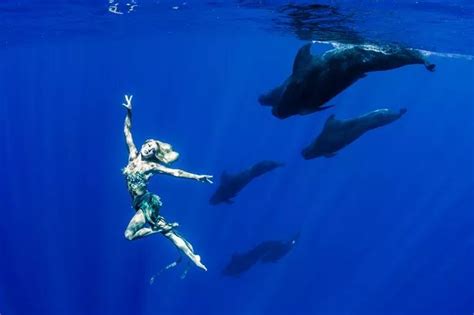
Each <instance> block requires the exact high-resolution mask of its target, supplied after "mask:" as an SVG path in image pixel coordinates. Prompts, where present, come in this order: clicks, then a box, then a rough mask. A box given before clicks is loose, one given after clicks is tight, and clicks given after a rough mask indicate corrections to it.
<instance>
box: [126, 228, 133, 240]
mask: <svg viewBox="0 0 474 315" xmlns="http://www.w3.org/2000/svg"><path fill="white" fill-rule="evenodd" d="M124 236H125V238H126V239H127V240H129V241H133V239H134V238H133V232H132V231H130V230H125V233H124Z"/></svg>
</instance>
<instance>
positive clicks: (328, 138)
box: [301, 108, 407, 160]
mask: <svg viewBox="0 0 474 315" xmlns="http://www.w3.org/2000/svg"><path fill="white" fill-rule="evenodd" d="M406 112H407V110H406V109H405V108H402V109H400V110H399V111H398V112H395V111H392V110H389V109H386V108H384V109H377V110H374V111H372V112H369V113H367V114H365V115H362V116H359V117H356V118H352V119H347V120H337V119H336V117H335V115H331V116H329V118H328V119H327V120H326V123H325V124H324V127H323V131H322V132H321V133H320V134H319V136H318V137H317V138H316V139H315V140H314V141H313V142H312V143H311V144H310V145H309V146H307V147H306V148H304V149H303V151H302V152H301V154H302V155H303V158H304V159H305V160H310V159H314V158H317V157H320V156H324V157H333V156H335V155H336V152H337V151H339V150H341V149H342V148H344V147H345V146H347V145H349V144H351V143H352V142H354V141H355V140H357V139H358V138H359V137H360V136H362V135H363V134H364V133H366V132H367V131H369V130H372V129H375V128H379V127H382V126H385V125H387V124H390V123H392V122H394V121H396V120H398V119H400V117H402V116H403V115H404V114H405V113H406Z"/></svg>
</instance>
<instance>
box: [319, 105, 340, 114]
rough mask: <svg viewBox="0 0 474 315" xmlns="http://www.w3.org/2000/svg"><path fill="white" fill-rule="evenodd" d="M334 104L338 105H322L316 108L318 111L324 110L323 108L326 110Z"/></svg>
mask: <svg viewBox="0 0 474 315" xmlns="http://www.w3.org/2000/svg"><path fill="white" fill-rule="evenodd" d="M334 106H336V105H327V106H321V107H318V108H317V109H316V111H317V112H320V111H322V110H325V109H328V108H331V107H334Z"/></svg>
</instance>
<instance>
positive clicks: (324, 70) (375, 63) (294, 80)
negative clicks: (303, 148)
mask: <svg viewBox="0 0 474 315" xmlns="http://www.w3.org/2000/svg"><path fill="white" fill-rule="evenodd" d="M410 64H424V65H425V67H426V69H428V70H430V71H433V70H434V68H435V65H434V64H431V63H429V62H428V61H427V60H426V59H425V58H424V57H423V55H422V54H421V53H420V52H419V51H417V50H414V49H409V48H403V47H399V46H395V45H387V46H383V47H377V46H370V45H342V47H341V48H336V49H332V50H329V51H327V52H325V53H324V54H323V55H322V56H313V55H311V43H310V44H307V45H304V46H303V47H301V48H300V50H299V51H298V53H297V55H296V57H295V60H294V63H293V73H292V74H291V75H290V77H289V78H288V79H286V81H285V82H284V83H283V84H282V85H281V86H279V87H277V88H275V89H273V90H271V91H269V92H268V93H266V94H263V95H261V96H260V97H259V102H260V104H262V105H265V106H271V107H272V113H273V115H274V116H276V117H278V118H282V119H283V118H287V117H290V116H293V115H297V114H299V115H306V114H310V113H313V112H316V111H321V110H324V109H326V108H329V107H332V106H323V105H324V104H325V103H326V102H328V101H329V100H330V99H332V98H333V97H334V96H336V95H337V94H339V93H340V92H342V91H343V90H345V89H346V88H348V87H349V86H350V85H352V84H353V83H354V82H356V81H357V80H359V79H361V78H363V77H365V76H366V75H367V73H368V72H372V71H383V70H390V69H395V68H399V67H402V66H405V65H410Z"/></svg>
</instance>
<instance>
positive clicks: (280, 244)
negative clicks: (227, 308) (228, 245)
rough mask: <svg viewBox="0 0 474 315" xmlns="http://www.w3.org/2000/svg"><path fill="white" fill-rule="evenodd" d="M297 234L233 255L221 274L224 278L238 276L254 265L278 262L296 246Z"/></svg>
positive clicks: (262, 243)
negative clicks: (284, 239)
mask: <svg viewBox="0 0 474 315" xmlns="http://www.w3.org/2000/svg"><path fill="white" fill-rule="evenodd" d="M298 238H299V233H296V234H295V235H294V236H293V237H292V238H291V239H289V240H286V241H264V242H261V243H260V244H258V245H257V246H255V247H254V248H252V249H250V250H248V251H247V252H245V253H241V254H234V255H232V258H231V260H230V262H229V263H228V264H227V265H226V267H225V268H224V270H223V271H222V274H223V275H225V276H233V277H236V276H239V275H240V274H241V273H243V272H245V271H247V270H249V269H250V268H252V267H253V266H254V265H255V264H256V263H258V262H262V263H275V262H277V261H278V260H280V259H281V258H282V257H283V256H285V255H286V254H288V252H289V251H290V250H291V249H292V248H293V246H294V245H295V244H296V241H297V240H298Z"/></svg>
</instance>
